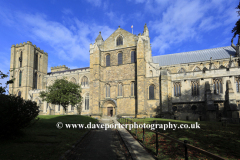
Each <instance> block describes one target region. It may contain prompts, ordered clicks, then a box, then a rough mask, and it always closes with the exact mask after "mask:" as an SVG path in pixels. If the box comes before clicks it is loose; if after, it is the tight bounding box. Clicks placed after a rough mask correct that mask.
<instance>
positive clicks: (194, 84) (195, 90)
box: [191, 81, 199, 96]
mask: <svg viewBox="0 0 240 160" xmlns="http://www.w3.org/2000/svg"><path fill="white" fill-rule="evenodd" d="M191 90H192V96H198V95H199V82H197V81H192V82H191Z"/></svg>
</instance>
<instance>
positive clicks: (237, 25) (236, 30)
mask: <svg viewBox="0 0 240 160" xmlns="http://www.w3.org/2000/svg"><path fill="white" fill-rule="evenodd" d="M236 9H238V11H237V13H238V16H240V2H239V4H238V6H237V7H236ZM232 33H233V38H235V37H236V35H237V34H238V35H240V19H238V21H237V22H236V23H235V26H234V28H233V29H232ZM233 38H232V39H233Z"/></svg>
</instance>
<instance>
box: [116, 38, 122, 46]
mask: <svg viewBox="0 0 240 160" xmlns="http://www.w3.org/2000/svg"><path fill="white" fill-rule="evenodd" d="M119 45H123V38H122V36H118V38H117V46H119Z"/></svg>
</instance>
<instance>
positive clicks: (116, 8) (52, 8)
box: [0, 0, 239, 83]
mask: <svg viewBox="0 0 240 160" xmlns="http://www.w3.org/2000/svg"><path fill="white" fill-rule="evenodd" d="M238 2H239V1H238V0H29V1H27V0H10V1H6V0H0V4H1V5H0V59H1V62H0V70H1V71H3V72H5V73H6V72H8V70H9V68H10V48H11V46H12V45H13V44H19V43H23V42H27V41H31V42H32V43H33V44H35V45H36V46H37V47H40V48H41V49H43V50H44V51H45V52H47V53H48V55H49V56H48V71H50V67H53V66H58V65H66V66H67V67H69V68H71V69H74V68H80V67H88V66H89V44H90V43H94V41H95V38H96V37H97V35H98V33H99V31H101V32H102V35H103V39H104V40H105V39H106V38H107V37H108V36H110V35H111V34H112V33H113V32H114V31H115V30H116V29H117V28H118V26H119V25H120V26H121V28H123V29H125V30H127V31H129V32H132V30H131V25H133V27H134V28H133V33H134V34H138V33H142V32H143V26H144V24H145V23H147V26H148V28H149V34H150V38H151V44H152V55H153V56H156V55H163V54H171V53H179V52H186V51H194V50H201V49H208V48H215V47H223V46H230V45H231V38H232V35H233V34H232V33H231V30H232V28H233V27H234V25H235V23H236V21H237V20H238V18H239V17H237V13H236V9H235V8H236V6H237V5H238ZM234 43H235V44H236V43H237V38H235V40H234ZM1 82H3V81H0V83H1Z"/></svg>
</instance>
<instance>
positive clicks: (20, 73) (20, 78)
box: [19, 71, 22, 87]
mask: <svg viewBox="0 0 240 160" xmlns="http://www.w3.org/2000/svg"><path fill="white" fill-rule="evenodd" d="M21 86H22V71H20V72H19V87H21Z"/></svg>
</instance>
